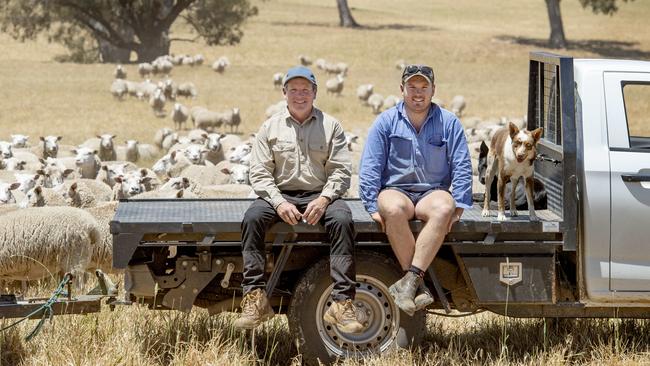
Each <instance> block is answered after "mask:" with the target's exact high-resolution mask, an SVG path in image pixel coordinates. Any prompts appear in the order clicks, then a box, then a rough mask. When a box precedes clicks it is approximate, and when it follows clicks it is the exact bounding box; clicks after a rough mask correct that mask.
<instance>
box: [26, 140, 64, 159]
mask: <svg viewBox="0 0 650 366" xmlns="http://www.w3.org/2000/svg"><path fill="white" fill-rule="evenodd" d="M62 138H63V137H61V136H51V135H49V136H40V137H39V139H40V140H41V143H39V144H38V145H37V146H34V147H33V148H32V149H31V151H32V152H33V153H34V154H36V155H37V156H39V157H42V158H43V159H47V158H56V157H57V155H58V153H59V141H61V139H62Z"/></svg>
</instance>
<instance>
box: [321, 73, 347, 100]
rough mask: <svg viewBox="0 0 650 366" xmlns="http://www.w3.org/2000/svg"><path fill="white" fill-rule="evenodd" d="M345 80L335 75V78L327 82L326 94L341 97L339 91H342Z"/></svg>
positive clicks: (341, 76) (339, 75)
mask: <svg viewBox="0 0 650 366" xmlns="http://www.w3.org/2000/svg"><path fill="white" fill-rule="evenodd" d="M344 82H345V80H344V79H343V75H342V74H338V75H336V77H335V78H333V79H329V80H327V82H326V83H325V87H326V88H327V93H328V94H330V93H331V94H335V95H337V96H341V91H343V84H344Z"/></svg>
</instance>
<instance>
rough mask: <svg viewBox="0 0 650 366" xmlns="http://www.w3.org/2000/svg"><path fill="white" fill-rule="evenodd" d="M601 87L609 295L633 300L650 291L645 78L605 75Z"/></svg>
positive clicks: (649, 96)
mask: <svg viewBox="0 0 650 366" xmlns="http://www.w3.org/2000/svg"><path fill="white" fill-rule="evenodd" d="M604 83H605V104H606V108H607V135H608V139H609V159H610V164H611V168H610V190H611V191H610V193H611V230H610V262H609V266H610V268H609V274H610V290H611V291H617V292H623V293H620V294H618V295H617V296H616V297H617V298H622V297H630V298H636V296H635V295H634V294H633V293H631V292H641V291H650V73H636V72H635V73H620V72H605V74H604ZM592 128H598V126H592ZM603 193H604V192H603ZM628 291H629V292H630V293H627V294H626V293H625V292H628ZM643 297H645V296H641V298H643Z"/></svg>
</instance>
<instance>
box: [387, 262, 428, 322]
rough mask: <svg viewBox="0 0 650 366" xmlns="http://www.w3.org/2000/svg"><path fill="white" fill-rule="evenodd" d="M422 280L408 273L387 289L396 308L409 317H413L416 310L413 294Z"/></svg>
mask: <svg viewBox="0 0 650 366" xmlns="http://www.w3.org/2000/svg"><path fill="white" fill-rule="evenodd" d="M421 283H422V278H421V277H420V276H418V275H416V274H415V273H413V272H411V271H408V272H406V274H405V275H404V277H402V278H401V279H400V280H399V281H397V282H395V283H394V284H392V285H391V286H390V287H389V288H388V292H390V294H391V296H392V297H393V299H394V300H395V304H396V305H397V307H399V308H400V309H402V311H403V312H405V313H406V314H407V315H409V316H413V314H415V311H416V310H417V308H416V305H415V302H414V301H413V299H414V298H415V292H416V291H417V289H418V288H419V287H420V284H421Z"/></svg>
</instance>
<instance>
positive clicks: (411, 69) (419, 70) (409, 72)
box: [402, 65, 433, 81]
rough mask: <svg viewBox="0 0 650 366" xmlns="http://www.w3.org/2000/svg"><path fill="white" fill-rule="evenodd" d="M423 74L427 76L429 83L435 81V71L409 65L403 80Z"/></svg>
mask: <svg viewBox="0 0 650 366" xmlns="http://www.w3.org/2000/svg"><path fill="white" fill-rule="evenodd" d="M417 73H421V74H423V75H424V76H426V77H427V78H428V79H429V81H433V69H432V68H430V67H429V66H425V65H408V66H406V67H405V68H404V72H403V73H402V80H404V79H406V78H408V77H409V76H411V75H415V74H417Z"/></svg>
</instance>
